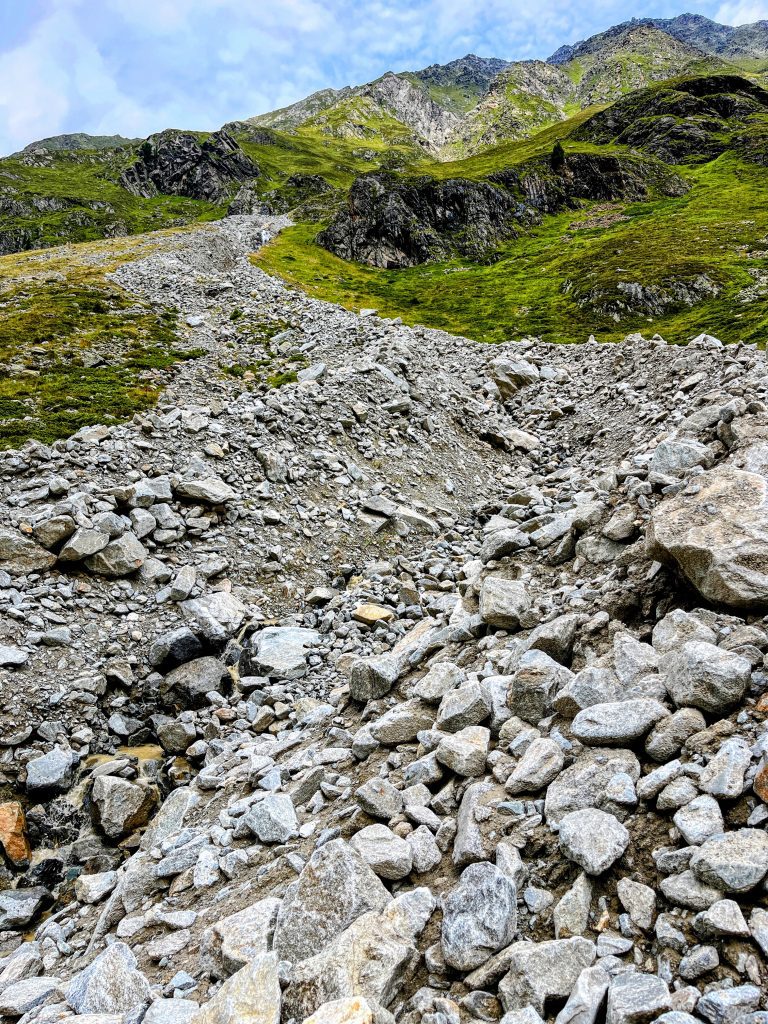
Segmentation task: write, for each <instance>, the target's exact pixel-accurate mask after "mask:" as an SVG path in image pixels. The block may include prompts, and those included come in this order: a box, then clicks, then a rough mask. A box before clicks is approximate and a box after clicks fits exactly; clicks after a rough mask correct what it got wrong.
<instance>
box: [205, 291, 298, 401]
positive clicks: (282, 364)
mask: <svg viewBox="0 0 768 1024" xmlns="http://www.w3.org/2000/svg"><path fill="white" fill-rule="evenodd" d="M234 312H235V313H238V314H239V315H238V316H235V315H234V313H233V316H232V319H233V320H235V321H236V322H238V325H239V326H238V332H239V334H240V337H241V339H242V340H241V352H240V356H239V358H238V360H237V361H236V362H234V363H222V364H221V369H222V372H223V373H224V374H226V375H227V376H229V377H236V378H238V379H239V380H242V381H243V383H244V384H246V385H247V386H248V387H249V388H257V387H259V386H264V385H266V386H267V387H269V388H280V387H283V385H285V384H295V383H296V381H297V380H298V370H300V369H301V368H302V367H304V366H307V365H308V361H307V358H306V356H304V355H303V353H301V352H299V351H298V350H297V349H292V348H291V342H290V332H291V326H290V324H288V323H287V322H286V321H284V320H251V319H250V318H247V317H246V316H245V314H243V312H242V310H235V311H234ZM283 336H285V337H283ZM274 342H278V343H279V347H278V346H276V345H275V344H274Z"/></svg>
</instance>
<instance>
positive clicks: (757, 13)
mask: <svg viewBox="0 0 768 1024" xmlns="http://www.w3.org/2000/svg"><path fill="white" fill-rule="evenodd" d="M715 21H719V22H722V23H723V24H724V25H751V24H752V23H753V22H755V21H768V0H729V2H728V3H724V4H722V5H721V6H720V7H718V9H717V14H715Z"/></svg>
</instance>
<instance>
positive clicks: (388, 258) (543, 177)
mask: <svg viewBox="0 0 768 1024" xmlns="http://www.w3.org/2000/svg"><path fill="white" fill-rule="evenodd" d="M652 190H658V191H659V192H660V193H661V194H665V195H681V194H682V193H683V192H684V191H685V190H686V185H685V183H684V182H683V181H682V180H681V179H680V178H679V177H677V175H674V174H668V173H667V172H666V171H665V170H664V169H663V168H662V167H661V165H658V164H655V163H654V162H652V161H643V160H642V159H636V158H632V157H627V158H624V157H622V158H620V157H617V156H590V155H587V154H575V155H574V156H572V157H570V158H569V160H568V161H567V164H566V165H565V166H564V167H562V168H560V169H558V170H557V171H554V170H553V169H552V167H551V165H550V164H549V163H548V162H546V161H533V162H531V163H530V164H524V165H522V166H520V167H518V168H510V169H508V170H505V171H499V172H496V173H494V174H492V175H490V176H489V178H488V180H486V181H467V180H464V179H449V180H447V181H435V180H433V179H431V178H422V179H415V180H413V181H407V180H405V181H404V180H401V179H395V178H393V177H392V176H389V175H382V174H368V175H364V176H363V177H360V178H358V179H357V181H356V182H355V183H354V185H353V186H352V188H351V189H350V192H349V197H348V200H347V203H346V205H345V206H344V207H343V208H342V210H341V211H340V212H339V213H338V214H337V215H336V217H335V218H334V220H333V221H332V222H331V224H330V225H329V226H328V227H327V228H326V229H325V230H324V231H322V232H321V233H320V234H319V235H318V239H317V240H318V242H319V244H320V245H323V246H324V247H325V248H326V249H328V250H329V251H330V252H333V253H335V254H336V255H337V256H341V257H342V258H344V259H348V260H355V261H357V262H360V263H367V264H368V265H369V266H374V267H409V266H414V265H416V264H419V263H426V262H427V261H428V260H430V259H446V258H449V257H450V256H451V255H453V254H455V253H459V254H461V255H463V256H472V257H475V258H478V257H486V256H488V255H489V254H490V253H491V252H492V250H493V248H494V246H496V245H498V243H499V242H501V241H502V240H504V239H505V238H510V237H514V236H515V235H516V234H517V233H518V231H519V230H520V228H521V227H523V226H525V225H526V224H530V223H531V222H534V221H536V220H537V219H538V218H539V217H540V216H541V214H545V213H546V214H551V213H555V212H556V211H558V210H560V209H562V208H563V207H565V206H568V205H573V204H576V203H577V201H579V200H583V199H592V200H610V199H619V198H622V199H644V198H647V196H648V195H649V193H650V192H651V191H652Z"/></svg>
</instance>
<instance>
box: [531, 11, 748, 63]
mask: <svg viewBox="0 0 768 1024" xmlns="http://www.w3.org/2000/svg"><path fill="white" fill-rule="evenodd" d="M636 26H651V27H653V28H657V29H660V30H661V31H662V32H664V33H666V34H667V35H669V36H671V37H672V38H673V39H679V40H680V41H681V42H683V43H687V44H688V45H689V46H693V47H695V48H696V49H697V50H700V51H701V52H703V53H708V54H713V55H715V56H718V57H723V58H728V59H737V60H738V59H745V58H746V59H748V60H749V59H752V60H754V59H757V60H761V59H763V60H764V59H765V58H768V23H767V22H765V21H757V22H755V23H754V24H752V25H735V26H734V25H720V24H718V23H717V22H716V21H711V20H710V19H709V18H705V17H703V16H702V15H701V14H680V15H678V16H677V17H676V18H633V19H632V20H631V21H625V22H622V24H620V25H616V26H614V28H612V29H609V30H608V32H609V33H613V34H617V35H618V34H620V33H622V32H626V31H628V30H631V29H632V28H634V27H636ZM605 35H607V33H601V36H605ZM594 38H596V37H594V36H593V37H592V39H594ZM590 42H591V40H585V41H582V42H580V43H574V44H573V45H569V46H561V47H560V48H559V49H558V50H556V51H555V53H553V54H552V56H551V57H548V58H547V60H548V61H549V63H550V64H565V63H567V62H568V61H570V60H572V59H573V58H574V57H575V56H577V55H578V54H579V51H580V49H581V48H582V47H585V46H586V45H588V44H589V43H590Z"/></svg>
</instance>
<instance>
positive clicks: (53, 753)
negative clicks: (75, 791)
mask: <svg viewBox="0 0 768 1024" xmlns="http://www.w3.org/2000/svg"><path fill="white" fill-rule="evenodd" d="M77 763H78V761H77V756H76V755H75V753H74V751H72V750H70V749H69V747H54V748H53V749H52V750H49V751H48V753H47V754H41V755H40V757H33V758H32V760H31V761H29V762H27V792H28V793H40V792H44V791H46V790H51V791H59V792H63V791H64V790H67V789H69V787H70V785H71V784H72V780H73V779H74V776H75V768H76V766H77Z"/></svg>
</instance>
